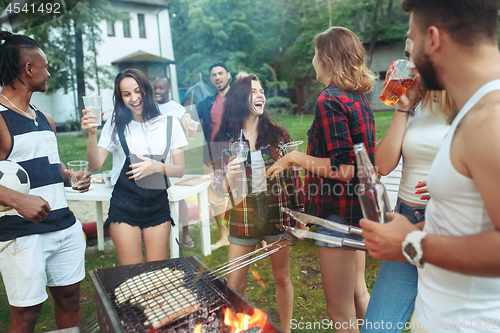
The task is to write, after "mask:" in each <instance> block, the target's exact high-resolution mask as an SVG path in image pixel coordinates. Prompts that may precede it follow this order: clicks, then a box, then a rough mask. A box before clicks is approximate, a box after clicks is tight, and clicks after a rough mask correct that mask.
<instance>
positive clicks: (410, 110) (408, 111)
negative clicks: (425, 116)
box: [396, 107, 415, 117]
mask: <svg viewBox="0 0 500 333" xmlns="http://www.w3.org/2000/svg"><path fill="white" fill-rule="evenodd" d="M396 111H398V112H403V113H409V114H410V117H413V116H414V115H415V108H413V107H412V108H410V109H409V110H399V109H396Z"/></svg>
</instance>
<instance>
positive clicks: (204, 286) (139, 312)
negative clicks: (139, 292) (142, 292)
mask: <svg viewBox="0 0 500 333" xmlns="http://www.w3.org/2000/svg"><path fill="white" fill-rule="evenodd" d="M165 268H167V269H170V270H172V271H174V272H182V273H183V274H182V277H181V278H179V277H176V276H173V275H169V276H166V275H165V276H163V275H164V273H162V269H165ZM148 272H151V273H148ZM146 273H148V274H146ZM89 276H90V279H91V281H92V283H93V284H94V287H95V290H96V311H97V322H98V324H99V327H100V330H101V332H113V333H114V332H116V333H118V332H140V333H142V332H144V333H148V332H153V329H152V328H151V325H149V324H147V325H145V323H148V319H147V317H146V315H145V313H144V309H143V308H141V307H139V306H138V305H137V302H131V301H130V300H132V299H133V297H136V296H133V297H131V298H130V300H128V301H126V302H123V300H122V303H121V304H118V303H119V302H117V299H116V295H115V293H114V291H115V289H116V288H117V287H118V286H120V290H121V289H122V288H123V286H124V284H123V282H124V281H126V280H128V279H130V278H133V279H131V280H128V281H131V282H127V283H126V284H125V287H130V288H131V289H133V288H136V286H137V288H139V287H138V286H139V285H140V286H144V285H148V286H152V283H151V281H153V280H154V281H157V280H161V281H162V283H161V285H158V284H157V285H154V286H153V287H151V288H150V289H148V290H147V292H146V293H147V294H152V295H154V294H155V293H157V292H158V291H159V290H160V289H162V290H163V296H164V297H162V299H161V300H160V299H159V298H158V300H157V299H156V298H154V297H153V299H152V301H150V304H151V307H153V308H155V311H156V314H157V318H156V319H153V320H150V322H152V321H153V322H154V321H155V320H156V321H157V322H163V323H164V322H165V321H168V324H166V325H165V326H162V327H161V328H157V329H154V331H155V332H158V333H160V332H175V331H176V330H178V331H184V332H185V331H186V329H185V328H183V327H185V326H186V325H188V324H190V323H191V324H193V323H194V324H197V323H203V321H204V320H206V318H207V317H208V315H209V314H212V317H213V316H214V315H215V316H219V315H221V314H222V311H221V309H222V308H225V307H229V308H231V309H232V310H233V311H234V312H240V313H246V314H249V315H251V314H252V313H253V307H252V306H251V305H250V304H249V303H248V302H246V301H245V300H244V299H243V298H242V297H241V296H240V295H239V294H237V293H236V292H235V291H234V290H233V289H232V288H231V287H229V286H227V284H226V283H225V281H224V280H222V279H221V278H220V277H217V276H216V275H215V274H214V273H212V271H211V270H209V269H208V268H207V267H206V266H205V265H204V264H203V263H202V262H201V261H200V260H198V259H197V258H196V257H183V258H176V259H169V260H162V261H155V262H146V263H142V264H134V265H127V266H119V267H110V268H102V269H95V270H93V271H90V272H89ZM173 285H175V286H176V288H169V287H168V286H173ZM179 285H182V288H179V287H178V286H179ZM165 290H166V291H165ZM193 295H194V297H193ZM166 300H167V301H166ZM162 303H163V304H162ZM165 303H166V304H165ZM176 307H180V308H182V309H184V310H183V311H180V312H179V311H178V309H176ZM158 309H161V310H158ZM165 318H167V320H165ZM162 319H163V321H162ZM221 325H223V323H222V321H221ZM263 331H264V332H266V333H267V332H269V333H273V332H283V331H282V330H281V329H280V328H279V327H278V326H276V325H275V324H274V323H273V322H272V321H270V320H267V323H266V326H265V327H263Z"/></svg>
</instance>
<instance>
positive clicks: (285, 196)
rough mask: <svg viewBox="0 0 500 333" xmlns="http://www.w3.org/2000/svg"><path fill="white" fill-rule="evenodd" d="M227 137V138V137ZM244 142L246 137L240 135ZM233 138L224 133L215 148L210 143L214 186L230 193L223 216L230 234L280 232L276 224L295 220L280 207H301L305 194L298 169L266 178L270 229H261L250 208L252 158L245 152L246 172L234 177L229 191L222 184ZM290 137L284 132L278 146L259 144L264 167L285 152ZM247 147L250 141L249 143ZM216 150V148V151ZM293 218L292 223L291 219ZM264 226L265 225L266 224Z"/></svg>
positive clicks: (254, 213) (223, 192)
mask: <svg viewBox="0 0 500 333" xmlns="http://www.w3.org/2000/svg"><path fill="white" fill-rule="evenodd" d="M226 140H227V141H226ZM243 140H244V141H245V142H246V143H247V144H249V143H248V141H247V140H246V139H245V138H243ZM235 141H237V139H235V138H230V137H229V135H227V136H226V137H225V138H224V141H223V142H220V143H217V144H219V145H220V147H218V148H217V149H215V146H216V145H215V143H212V145H211V146H212V154H213V156H214V161H213V162H214V169H215V178H214V187H215V190H216V192H217V193H218V194H219V195H220V196H226V195H228V196H229V199H230V200H229V202H228V207H227V210H226V215H225V220H226V221H227V222H228V225H229V231H230V232H231V234H233V235H238V236H247V237H259V236H261V235H260V232H261V231H264V232H266V234H269V233H271V234H273V233H281V232H282V231H281V230H280V229H279V225H286V226H294V225H295V221H292V219H291V218H290V217H289V216H288V215H286V214H284V213H283V212H282V211H281V207H288V208H290V209H294V210H300V211H303V210H304V206H303V202H304V194H303V188H302V180H301V178H300V174H299V172H298V171H291V170H285V171H284V172H283V173H280V174H278V175H277V176H276V177H275V179H273V180H270V178H266V183H267V191H266V192H265V196H266V197H267V201H268V213H269V230H262V226H260V225H256V223H255V222H256V221H258V219H257V215H256V212H255V211H254V209H253V197H252V161H251V154H248V158H247V161H246V163H245V173H240V174H239V175H236V176H235V177H234V178H233V182H232V186H231V188H230V191H229V193H228V192H227V191H226V189H224V188H223V185H222V182H223V180H224V176H225V170H224V166H225V165H227V164H228V163H229V158H230V157H231V153H230V151H229V149H228V148H229V147H230V146H231V144H232V143H233V142H235ZM289 141H290V138H289V136H288V134H287V133H285V137H284V138H283V139H282V140H281V141H280V142H279V144H278V145H277V146H262V147H260V150H261V152H262V157H263V159H264V163H265V168H266V170H267V168H268V167H270V166H271V165H273V164H274V163H275V162H276V161H277V160H278V159H280V158H281V157H282V156H284V155H285V153H286V152H285V147H284V145H285V143H287V142H289ZM249 147H250V145H249ZM216 152H219V154H217V153H216ZM292 222H293V223H292ZM266 228H267V227H266Z"/></svg>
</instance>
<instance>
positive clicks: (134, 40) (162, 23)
mask: <svg viewBox="0 0 500 333" xmlns="http://www.w3.org/2000/svg"><path fill="white" fill-rule="evenodd" d="M109 2H111V5H112V7H113V8H114V9H115V10H116V11H119V12H123V13H127V14H128V16H129V18H128V19H126V20H123V21H118V22H105V21H102V22H99V23H98V26H99V28H100V29H101V32H102V34H101V38H102V43H100V44H99V45H98V46H97V49H98V50H97V53H98V55H97V58H96V62H97V64H98V65H99V66H109V67H108V68H109V69H110V71H111V73H112V74H113V76H114V75H116V74H118V72H119V71H121V70H123V69H125V68H137V69H140V70H142V71H143V72H144V73H145V74H146V75H147V76H148V78H149V80H150V82H151V84H152V83H153V82H154V79H155V78H156V77H158V76H161V75H167V76H169V77H170V78H171V81H172V93H171V99H173V100H175V101H177V102H180V100H179V91H178V88H177V75H176V69H175V64H174V51H173V46H172V35H171V31H170V20H169V6H168V5H167V3H166V2H165V1H164V0H109ZM84 38H85V36H84ZM84 45H85V44H84ZM85 56H92V54H87V53H85ZM86 80H87V79H86ZM86 83H87V84H89V83H90V84H91V85H92V86H93V87H94V88H95V89H94V91H91V90H89V89H87V94H88V95H89V96H92V95H97V94H98V92H99V91H100V95H101V96H102V97H103V110H104V111H105V112H106V115H105V118H106V116H108V117H109V115H110V114H111V111H112V109H113V88H112V87H111V88H109V87H108V88H99V89H98V87H97V84H96V82H88V80H87V82H86ZM76 99H77V97H76V91H74V92H73V91H70V92H68V93H64V91H62V90H61V91H59V92H57V93H56V94H53V95H46V94H41V93H36V94H33V97H32V103H33V104H34V105H36V106H37V107H38V108H39V109H40V110H43V111H45V112H47V113H49V114H50V115H51V116H52V117H53V118H54V121H55V122H56V123H64V122H67V121H70V120H74V121H75V120H76V121H78V119H76V118H77V116H76V114H77V113H76V112H75V105H77V103H76V102H77V101H76Z"/></svg>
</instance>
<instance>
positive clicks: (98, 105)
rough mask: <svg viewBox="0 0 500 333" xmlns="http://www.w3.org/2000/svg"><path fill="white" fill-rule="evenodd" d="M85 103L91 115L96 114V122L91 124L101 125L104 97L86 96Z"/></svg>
mask: <svg viewBox="0 0 500 333" xmlns="http://www.w3.org/2000/svg"><path fill="white" fill-rule="evenodd" d="M83 105H85V108H86V109H87V110H89V115H92V116H95V123H93V124H90V126H101V123H102V119H101V111H102V97H101V96H84V97H83Z"/></svg>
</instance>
